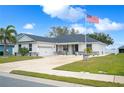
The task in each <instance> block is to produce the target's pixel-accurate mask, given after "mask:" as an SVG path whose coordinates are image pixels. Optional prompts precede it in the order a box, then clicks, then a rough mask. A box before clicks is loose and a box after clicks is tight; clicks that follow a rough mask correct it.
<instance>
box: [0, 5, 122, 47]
mask: <svg viewBox="0 0 124 93" xmlns="http://www.w3.org/2000/svg"><path fill="white" fill-rule="evenodd" d="M86 13H87V14H89V15H92V16H97V17H98V18H99V24H89V23H85V21H84V16H85V14H86ZM7 25H14V26H15V27H16V31H17V32H18V33H28V34H34V35H40V36H47V35H48V33H49V31H50V28H51V27H53V26H68V27H69V28H74V29H76V30H79V32H80V33H82V34H84V33H85V32H86V33H93V32H104V33H106V34H109V35H110V36H111V37H112V38H113V39H114V42H115V43H114V45H112V46H111V47H113V48H114V47H115V48H117V47H119V46H121V45H124V6H120V5H116V6H114V5H113V6H112V5H111V6H110V5H109V6H107V5H86V6H85V5H59V4H58V5H56V6H55V5H53V6H52V5H20V6H19V5H11V6H5V5H4V6H2V5H1V6H0V27H6V26H7Z"/></svg>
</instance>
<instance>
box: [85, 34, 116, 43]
mask: <svg viewBox="0 0 124 93" xmlns="http://www.w3.org/2000/svg"><path fill="white" fill-rule="evenodd" d="M87 35H88V36H89V37H91V38H94V39H96V40H99V41H101V42H103V43H106V44H108V45H111V44H113V43H114V40H113V39H112V38H111V37H110V36H109V34H105V33H96V32H95V33H93V34H87Z"/></svg>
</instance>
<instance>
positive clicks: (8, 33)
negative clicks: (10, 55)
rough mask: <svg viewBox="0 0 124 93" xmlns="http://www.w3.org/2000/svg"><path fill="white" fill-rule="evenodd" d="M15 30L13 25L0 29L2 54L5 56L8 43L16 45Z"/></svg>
mask: <svg viewBox="0 0 124 93" xmlns="http://www.w3.org/2000/svg"><path fill="white" fill-rule="evenodd" d="M16 35H17V33H16V30H15V27H14V26H13V25H8V26H7V27H6V28H0V41H1V42H2V43H3V44H4V49H3V54H4V56H6V55H7V45H8V43H16Z"/></svg>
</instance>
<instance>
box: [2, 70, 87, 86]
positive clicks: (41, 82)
mask: <svg viewBox="0 0 124 93" xmlns="http://www.w3.org/2000/svg"><path fill="white" fill-rule="evenodd" d="M0 87H87V86H86V85H80V84H74V83H67V82H62V81H55V80H49V79H43V78H35V77H29V76H22V75H15V74H9V73H5V72H0Z"/></svg>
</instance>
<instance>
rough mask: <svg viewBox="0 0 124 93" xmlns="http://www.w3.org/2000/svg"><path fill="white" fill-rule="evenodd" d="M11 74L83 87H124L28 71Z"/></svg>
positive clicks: (116, 84)
mask: <svg viewBox="0 0 124 93" xmlns="http://www.w3.org/2000/svg"><path fill="white" fill-rule="evenodd" d="M10 73H12V74H18V75H24V76H32V77H37V78H45V79H51V80H57V81H64V82H69V83H76V84H82V85H89V86H96V87H124V84H119V83H112V82H104V81H96V80H88V79H78V78H72V77H64V76H56V75H49V74H43V73H35V72H27V71H21V70H13V71H11V72H10Z"/></svg>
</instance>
